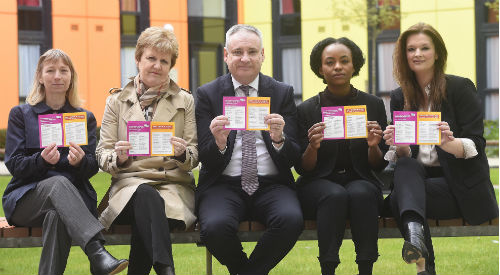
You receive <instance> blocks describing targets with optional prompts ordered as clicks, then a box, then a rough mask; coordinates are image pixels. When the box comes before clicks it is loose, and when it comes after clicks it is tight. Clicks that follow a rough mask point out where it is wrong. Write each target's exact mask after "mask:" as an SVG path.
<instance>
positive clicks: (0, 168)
mask: <svg viewBox="0 0 500 275" xmlns="http://www.w3.org/2000/svg"><path fill="white" fill-rule="evenodd" d="M488 162H489V164H490V168H498V159H497V158H490V159H488ZM8 175H10V173H9V170H7V167H5V164H4V163H3V161H1V162H0V176H8Z"/></svg>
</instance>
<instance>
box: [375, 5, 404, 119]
mask: <svg viewBox="0 0 500 275" xmlns="http://www.w3.org/2000/svg"><path fill="white" fill-rule="evenodd" d="M376 6H377V12H378V13H379V14H378V16H380V15H382V14H383V13H386V14H389V15H391V16H387V17H386V18H385V19H381V20H379V24H378V27H377V29H378V30H379V31H380V32H379V33H378V35H377V37H373V35H374V34H373V33H370V38H369V39H370V40H371V39H375V47H376V51H375V52H373V51H372V47H371V45H372V44H371V43H370V46H369V48H370V50H369V53H370V57H369V59H368V65H369V66H368V67H369V68H372V66H375V68H376V74H375V75H371V74H370V78H369V85H370V91H372V92H373V89H372V87H373V85H374V83H375V85H376V90H375V92H376V94H377V95H378V96H379V97H380V98H382V100H383V101H384V105H385V111H386V115H387V118H391V113H390V100H391V99H390V92H391V91H392V90H394V89H396V88H397V87H398V84H397V83H396V81H395V80H394V77H393V74H392V71H393V63H392V54H393V52H394V47H395V46H396V41H397V40H398V37H399V33H400V30H399V29H400V16H399V0H378V1H377V2H376ZM388 18H390V20H388ZM371 54H375V64H373V61H372V56H371ZM369 71H370V72H371V69H370V70H369Z"/></svg>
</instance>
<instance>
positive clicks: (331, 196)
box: [318, 188, 349, 209]
mask: <svg viewBox="0 0 500 275" xmlns="http://www.w3.org/2000/svg"><path fill="white" fill-rule="evenodd" d="M348 201H349V194H348V193H347V190H345V189H344V188H331V189H328V190H326V192H325V193H324V194H323V196H322V197H321V198H320V200H319V202H318V208H320V207H327V208H328V209H338V208H339V207H340V206H343V205H347V203H348Z"/></svg>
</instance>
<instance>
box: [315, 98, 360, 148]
mask: <svg viewBox="0 0 500 275" xmlns="http://www.w3.org/2000/svg"><path fill="white" fill-rule="evenodd" d="M321 116H322V121H323V122H325V124H326V128H325V130H324V131H323V139H326V140H328V139H353V138H366V136H367V131H366V117H367V115H366V105H356V106H333V107H321Z"/></svg>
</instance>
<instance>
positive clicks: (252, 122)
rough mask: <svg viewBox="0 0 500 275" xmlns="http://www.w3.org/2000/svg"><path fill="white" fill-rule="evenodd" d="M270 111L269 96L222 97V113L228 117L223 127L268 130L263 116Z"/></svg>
mask: <svg viewBox="0 0 500 275" xmlns="http://www.w3.org/2000/svg"><path fill="white" fill-rule="evenodd" d="M270 111H271V98H270V97H238V96H231V97H229V96H225V97H224V98H223V114H224V116H226V117H227V118H228V119H229V125H226V126H225V127H224V128H225V129H231V130H252V131H256V130H269V125H268V124H266V123H264V121H265V120H264V118H265V117H266V116H267V115H268V114H269V113H270Z"/></svg>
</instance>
